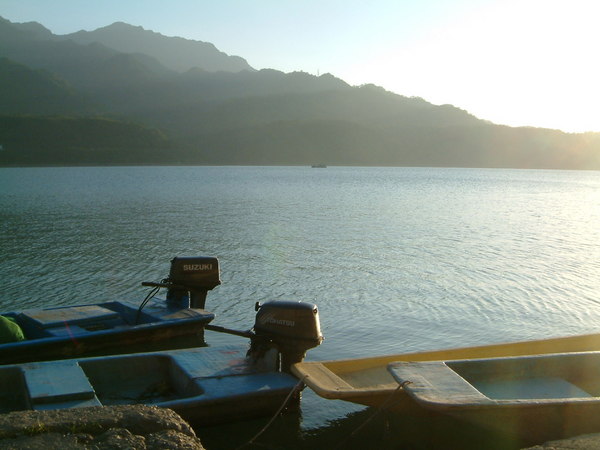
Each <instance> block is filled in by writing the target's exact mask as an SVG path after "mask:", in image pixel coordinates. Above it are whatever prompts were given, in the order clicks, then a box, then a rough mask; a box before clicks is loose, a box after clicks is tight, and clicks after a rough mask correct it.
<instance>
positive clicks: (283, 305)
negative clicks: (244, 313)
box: [249, 301, 323, 372]
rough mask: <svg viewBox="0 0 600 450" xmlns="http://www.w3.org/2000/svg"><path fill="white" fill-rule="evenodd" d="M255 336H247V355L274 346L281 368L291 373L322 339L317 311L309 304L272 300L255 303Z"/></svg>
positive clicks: (263, 351)
mask: <svg viewBox="0 0 600 450" xmlns="http://www.w3.org/2000/svg"><path fill="white" fill-rule="evenodd" d="M256 310H257V311H258V312H257V313H256V320H255V323H254V336H252V338H251V339H250V341H251V344H250V351H249V354H250V356H251V357H252V356H254V357H257V358H258V357H260V356H261V355H262V354H264V353H265V352H266V351H268V350H269V349H271V348H273V347H275V348H276V349H277V351H278V352H279V354H280V355H281V370H282V371H283V372H290V368H291V365H292V364H294V363H297V362H300V361H302V360H303V359H304V357H305V356H306V351H307V350H309V349H311V348H313V347H316V346H318V345H319V344H321V342H323V334H322V333H321V324H320V322H319V311H318V309H317V306H316V305H314V304H312V303H304V302H299V301H296V302H294V301H271V302H266V303H263V304H262V305H261V304H259V303H257V304H256Z"/></svg>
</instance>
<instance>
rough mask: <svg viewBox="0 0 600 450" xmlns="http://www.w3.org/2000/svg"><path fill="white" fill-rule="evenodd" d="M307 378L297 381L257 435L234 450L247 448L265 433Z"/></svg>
mask: <svg viewBox="0 0 600 450" xmlns="http://www.w3.org/2000/svg"><path fill="white" fill-rule="evenodd" d="M307 376H308V375H304V376H303V377H302V379H301V380H300V381H298V383H297V384H296V386H294V387H293V388H292V390H291V391H290V392H289V394H288V395H287V397H286V398H285V400H284V401H283V403H282V404H281V406H280V407H279V409H278V410H277V412H276V413H275V414H274V415H273V417H271V420H269V421H268V422H267V424H266V425H265V426H264V427H262V429H261V430H260V431H259V432H258V433H256V434H255V435H254V437H253V438H252V439H250V440H249V441H248V442H246V443H245V444H242V445H240V446H239V447H238V448H236V450H239V449H241V448H244V447H247V446H248V445H250V444H253V443H254V441H255V440H256V439H258V438H259V437H260V436H261V435H262V434H263V433H264V432H265V431H267V429H268V428H269V427H270V426H271V425H272V424H273V422H274V421H275V419H276V418H277V417H278V416H279V414H280V413H281V411H283V408H285V406H286V405H287V404H288V402H289V401H290V399H291V398H292V395H293V394H294V392H296V391H300V390H301V388H302V385H303V384H304V380H305V379H306V377H307Z"/></svg>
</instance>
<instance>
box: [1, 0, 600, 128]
mask: <svg viewBox="0 0 600 450" xmlns="http://www.w3.org/2000/svg"><path fill="white" fill-rule="evenodd" d="M0 16H2V17H4V18H6V19H8V20H10V21H12V22H28V21H36V22H40V23H42V24H43V25H44V26H46V27H47V28H49V29H50V30H51V31H52V32H54V33H56V34H66V33H71V32H74V31H78V30H81V29H84V30H93V29H96V28H99V27H102V26H106V25H109V24H111V23H113V22H116V21H123V22H127V23H130V24H132V25H141V26H142V27H144V28H146V29H150V30H153V31H157V32H160V33H162V34H164V35H167V36H181V37H185V38H188V39H195V40H201V41H205V42H211V43H213V44H214V45H215V46H216V47H217V48H218V49H220V50H222V51H224V52H226V53H228V54H231V55H239V56H242V57H243V58H245V59H246V60H247V61H248V62H249V64H250V65H251V66H253V67H254V68H256V69H262V68H273V69H278V70H282V71H284V72H290V71H295V70H302V71H305V72H309V73H313V74H317V73H321V74H323V73H325V72H329V73H332V74H333V75H335V76H337V77H339V78H342V79H343V80H345V81H347V82H348V83H350V84H353V85H359V84H364V83H374V84H377V85H380V86H383V87H384V88H386V89H387V90H390V91H393V92H396V93H398V94H402V95H407V96H419V97H423V98H424V99H425V100H427V101H430V102H432V103H434V104H444V103H450V104H453V105H455V106H458V107H460V108H463V109H466V110H467V111H469V112H471V113H472V114H474V115H476V116H477V117H479V118H482V119H487V120H490V121H492V122H495V123H502V124H507V125H515V126H517V125H531V126H539V127H548V128H558V129H562V130H565V131H590V130H593V131H600V113H599V112H598V110H599V109H600V89H599V88H598V82H599V80H600V56H599V55H598V44H599V43H600V21H599V20H600V1H598V0H562V1H555V0H410V1H409V0H368V1H367V0H0Z"/></svg>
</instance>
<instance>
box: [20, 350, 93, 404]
mask: <svg viewBox="0 0 600 450" xmlns="http://www.w3.org/2000/svg"><path fill="white" fill-rule="evenodd" d="M23 375H24V378H25V385H26V386H27V390H28V394H29V401H30V404H31V407H32V408H33V409H36V410H40V409H59V408H66V407H69V408H77V407H85V406H101V403H100V402H99V400H98V398H97V397H96V393H95V392H94V388H93V387H92V385H91V384H90V382H89V380H88V379H87V377H86V375H85V373H84V372H83V370H82V369H81V367H79V364H78V363H77V362H76V361H52V362H46V363H30V364H26V365H24V366H23Z"/></svg>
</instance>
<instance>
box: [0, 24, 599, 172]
mask: <svg viewBox="0 0 600 450" xmlns="http://www.w3.org/2000/svg"><path fill="white" fill-rule="evenodd" d="M115 47H116V48H115ZM205 51H206V52H208V53H203V52H205ZM170 53H172V54H178V53H180V54H183V55H188V56H186V57H185V58H183V59H181V58H180V59H178V60H169V59H165V58H166V54H170ZM200 55H213V56H214V57H215V59H214V60H211V57H208V56H202V57H201V56H200ZM223 58H224V59H223ZM186 59H187V62H186ZM215 61H217V62H216V63H215ZM217 63H218V64H221V65H220V66H219V65H211V64H217ZM227 64H232V65H227ZM217 67H219V68H217ZM209 68H213V69H216V70H215V71H211V70H209ZM226 69H230V70H226ZM32 133H33V135H32ZM104 133H109V134H110V136H104ZM0 146H1V147H0V150H1V151H0V165H23V164H25V165H36V164H44V165H46V164H62V165H65V164H266V165H268V164H278V165H297V164H302V165H311V164H314V163H315V161H317V162H319V163H323V164H326V165H393V166H460V167H519V168H553V169H600V133H585V134H569V133H563V132H561V131H557V130H547V129H540V128H531V127H520V128H512V127H507V126H499V125H495V124H493V123H490V122H488V121H485V120H480V119H478V118H476V117H474V116H473V115H471V114H469V113H468V112H467V111H464V110H462V109H460V108H457V107H455V106H452V105H442V106H436V105H432V104H431V103H428V102H427V101H425V100H423V99H421V98H412V97H411V98H409V97H405V96H401V95H397V94H394V93H392V92H388V91H386V90H385V89H383V88H380V87H377V86H373V85H364V86H359V87H356V86H350V85H348V84H347V83H346V82H344V81H343V80H341V79H339V78H336V77H335V76H333V75H330V74H325V75H321V76H314V75H310V74H308V73H304V72H293V73H283V72H279V71H277V70H272V69H262V70H258V71H257V70H254V69H252V68H251V67H250V66H249V65H247V63H246V62H245V60H243V59H241V58H239V59H237V58H236V57H230V56H227V55H225V54H223V53H222V52H219V51H218V50H217V49H216V48H215V47H214V46H213V45H212V44H207V43H202V42H199V41H189V40H186V39H183V38H170V37H166V36H162V35H160V34H159V33H155V32H152V31H148V30H144V29H143V28H141V27H134V26H131V25H127V24H123V23H116V24H113V25H109V26H108V27H104V28H100V29H98V30H95V31H92V32H87V31H85V32H83V31H82V32H78V33H73V34H71V35H65V36H56V35H54V34H53V33H52V32H50V31H49V30H48V29H46V28H45V27H44V26H43V25H40V24H37V23H35V22H29V23H25V24H13V23H12V22H10V21H8V20H5V19H2V18H0ZM144 149H147V150H144Z"/></svg>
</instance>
